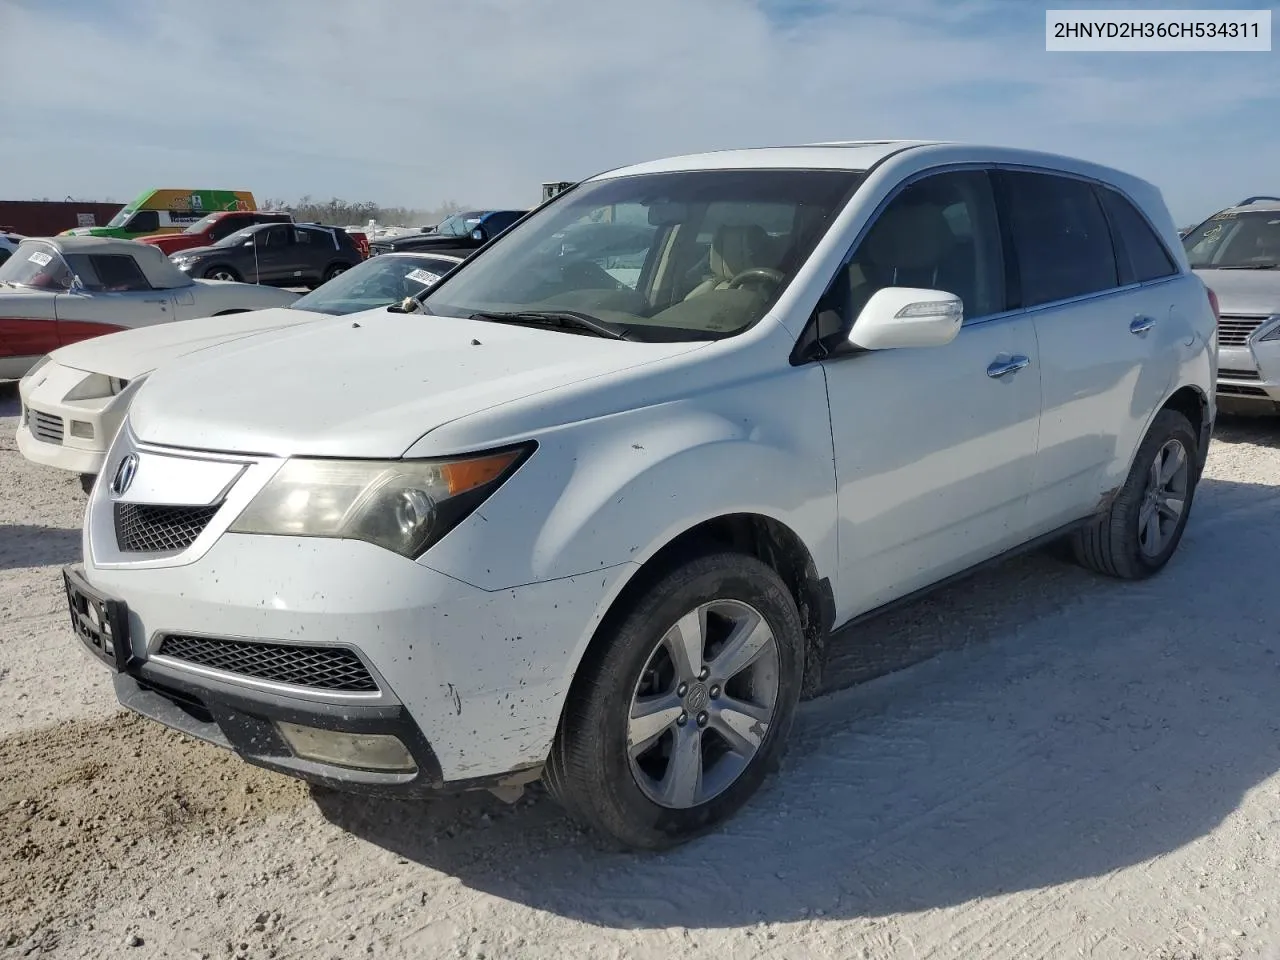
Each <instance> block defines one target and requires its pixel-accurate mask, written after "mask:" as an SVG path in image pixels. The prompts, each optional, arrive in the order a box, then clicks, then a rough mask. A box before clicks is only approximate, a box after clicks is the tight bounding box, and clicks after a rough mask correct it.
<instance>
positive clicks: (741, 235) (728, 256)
mask: <svg viewBox="0 0 1280 960" xmlns="http://www.w3.org/2000/svg"><path fill="white" fill-rule="evenodd" d="M710 260H711V276H710V277H708V278H707V279H705V280H703V281H702V282H701V283H699V284H698V285H697V286H696V287H694V288H693V289H692V290H691V291H689V294H688V296H686V297H685V299H686V300H688V299H689V298H690V297H696V296H700V295H702V294H704V293H707V292H709V291H711V290H723V289H725V288H726V287H727V286H728V285H729V281H730V280H732V279H733V278H734V277H736V276H737V275H738V274H740V273H741V272H742V271H743V270H748V269H750V268H752V267H767V268H770V269H776V260H777V256H776V251H775V250H774V245H773V240H772V238H770V236H769V234H767V233H766V232H765V230H764V228H763V227H761V226H760V225H759V224H755V223H750V224H744V225H742V226H723V227H720V228H719V229H718V230H716V232H715V234H714V235H713V236H712V238H711V255H710Z"/></svg>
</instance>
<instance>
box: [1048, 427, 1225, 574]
mask: <svg viewBox="0 0 1280 960" xmlns="http://www.w3.org/2000/svg"><path fill="white" fill-rule="evenodd" d="M1199 446H1200V445H1199V441H1198V439H1197V435H1196V431H1195V429H1194V428H1193V427H1192V425H1191V422H1190V421H1189V420H1187V418H1186V417H1185V416H1183V415H1182V414H1181V413H1178V412H1177V411H1176V410H1161V411H1160V412H1159V413H1158V414H1156V418H1155V420H1154V421H1153V422H1152V424H1151V429H1150V430H1148V431H1147V435H1146V437H1145V438H1144V439H1143V441H1142V445H1141V446H1140V447H1138V454H1137V456H1135V457H1134V458H1133V466H1132V467H1130V469H1129V476H1128V478H1127V479H1126V480H1125V483H1124V486H1123V487H1121V488H1120V492H1119V493H1118V494H1116V497H1115V499H1114V500H1112V502H1111V506H1110V507H1109V508H1108V510H1107V511H1106V512H1105V513H1103V514H1101V515H1100V516H1098V517H1095V518H1094V519H1092V520H1091V521H1089V523H1087V524H1086V525H1085V526H1084V527H1082V528H1081V529H1080V530H1077V531H1076V532H1075V533H1074V534H1073V535H1072V538H1071V546H1072V549H1073V551H1074V553H1075V556H1076V560H1077V561H1079V562H1080V564H1081V565H1082V566H1085V567H1088V568H1089V569H1090V570H1094V571H1096V572H1098V573H1103V574H1106V575H1108V576H1112V577H1118V578H1120V579H1122V580H1141V579H1144V578H1146V577H1149V576H1151V575H1152V574H1154V573H1157V572H1158V571H1160V570H1161V569H1163V568H1164V566H1165V564H1167V563H1168V562H1169V558H1170V557H1172V556H1173V552H1174V551H1175V550H1176V549H1177V548H1178V544H1179V543H1180V542H1181V540H1182V532H1183V530H1185V529H1186V526H1187V518H1188V517H1189V516H1190V515H1191V501H1192V499H1193V498H1194V496H1195V491H1196V483H1197V482H1198V481H1199V479H1200V477H1199V471H1198V467H1197V465H1198V464H1199V463H1200V457H1199Z"/></svg>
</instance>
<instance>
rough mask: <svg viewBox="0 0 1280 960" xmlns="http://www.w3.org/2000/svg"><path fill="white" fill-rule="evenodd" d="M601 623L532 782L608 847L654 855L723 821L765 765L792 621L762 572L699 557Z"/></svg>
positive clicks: (770, 761)
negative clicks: (542, 783)
mask: <svg viewBox="0 0 1280 960" xmlns="http://www.w3.org/2000/svg"><path fill="white" fill-rule="evenodd" d="M612 624H613V625H612V627H611V628H606V629H608V634H607V636H603V637H601V638H599V641H598V643H597V645H596V646H595V647H594V648H593V650H592V651H591V652H589V653H588V656H587V658H586V659H585V660H584V662H583V665H582V668H581V669H580V670H579V675H578V677H577V679H576V680H575V682H574V684H573V688H572V690H571V691H570V694H569V698H568V702H567V704H566V707H565V713H564V717H563V720H562V722H561V726H560V730H559V731H558V733H557V736H556V742H555V744H554V746H553V748H552V753H551V757H550V758H549V761H548V763H547V768H546V772H545V774H544V779H545V780H546V784H547V787H548V788H549V790H550V791H551V793H552V795H553V796H554V797H555V798H556V799H557V800H558V801H560V803H561V804H562V805H563V806H564V807H565V809H566V810H567V811H568V812H569V813H570V815H571V816H573V817H574V818H575V819H577V820H579V821H581V822H582V823H584V824H585V825H587V826H589V827H591V828H593V829H595V830H596V831H598V832H599V833H601V834H603V835H604V836H605V837H606V838H608V839H610V840H612V841H613V842H614V843H616V844H619V845H621V846H624V847H632V848H640V849H660V848H662V847H668V846H672V845H674V844H677V843H680V842H683V841H685V840H688V839H690V838H692V837H694V836H697V835H698V834H700V833H703V832H705V831H707V830H709V829H711V828H712V827H714V826H716V825H717V824H718V823H720V822H722V821H724V820H725V819H727V818H728V817H730V816H731V815H732V814H733V813H734V812H735V811H736V810H737V809H738V808H739V807H741V806H742V804H744V803H745V802H746V801H747V800H748V799H749V798H750V797H751V795H752V794H754V793H755V791H756V790H757V789H758V788H759V786H760V784H761V783H762V781H763V780H764V779H765V777H766V776H767V775H768V774H769V772H770V771H772V770H773V769H774V768H775V767H776V766H777V764H778V761H779V760H780V758H781V755H782V751H783V748H784V744H785V741H786V738H787V734H788V732H789V731H790V728H791V723H792V719H793V717H794V715H795V708H796V703H797V701H798V700H799V696H800V684H801V679H802V675H803V668H804V652H803V651H804V644H803V631H802V627H801V623H800V615H799V613H798V612H797V610H796V605H795V601H794V600H793V599H792V597H791V594H790V593H789V592H788V590H787V588H786V585H785V584H784V583H783V582H782V580H781V578H779V577H778V575H777V573H775V572H774V571H773V570H772V569H771V568H770V567H768V566H766V565H765V564H763V563H761V562H760V561H759V560H756V559H755V558H753V557H748V556H744V555H741V554H735V553H710V554H704V555H702V556H700V557H698V558H696V559H693V560H690V561H688V562H687V563H684V564H682V565H680V566H679V567H677V568H676V569H674V570H672V571H670V572H669V573H667V574H666V575H665V576H662V577H660V578H658V579H657V580H655V581H654V582H653V583H651V584H650V585H649V586H648V587H647V589H645V590H644V591H643V592H642V593H641V594H640V595H638V596H637V597H635V598H634V599H633V600H632V601H631V602H629V603H628V605H627V607H626V609H625V610H624V611H622V613H621V615H620V616H618V617H616V618H615V619H613V621H612Z"/></svg>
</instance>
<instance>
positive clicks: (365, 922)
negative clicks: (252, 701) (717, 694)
mask: <svg viewBox="0 0 1280 960" xmlns="http://www.w3.org/2000/svg"><path fill="white" fill-rule="evenodd" d="M3 390H4V388H3V387H0V490H3V492H4V493H3V499H0V960H3V958H7V957H10V956H12V957H24V956H56V957H93V958H98V957H115V956H128V957H139V958H141V957H157V958H158V957H175V958H178V957H181V958H195V957H217V958H231V957H236V958H249V957H254V958H257V957H299V958H302V957H306V958H330V957H333V958H337V957H356V956H374V957H379V956H381V957H415V958H416V957H432V958H434V957H471V958H477V960H478V958H481V957H489V958H499V957H520V958H529V960H543V958H546V960H551V958H557V960H558V958H562V957H575V958H577V957H591V958H596V957H599V958H623V957H626V958H637V960H658V958H668V957H671V956H673V955H679V956H681V957H683V958H686V960H694V958H702V957H707V958H712V957H714V958H716V960H734V958H739V957H765V958H777V960H783V958H786V960H803V958H807V957H815V958H816V957H822V958H836V957H840V958H843V957H876V958H881V957H904V958H906V957H909V958H934V957H962V958H965V960H969V958H974V957H994V958H1010V960H1012V958H1018V960H1023V958H1036V957H1044V958H1059V957H1099V958H1113V957H1144V958H1145V957H1151V958H1161V960H1192V958H1227V957H1231V958H1244V957H1259V958H1260V957H1280V952H1277V951H1275V950H1274V949H1273V948H1274V947H1275V946H1276V945H1280V929H1277V917H1278V916H1280V885H1277V884H1276V883H1275V877H1276V875H1277V872H1278V870H1280V817H1278V816H1277V814H1276V812H1275V811H1276V810H1277V808H1280V775H1278V773H1277V770H1278V769H1280V738H1278V737H1277V732H1278V731H1280V718H1277V716H1276V711H1275V706H1274V705H1275V704H1276V702H1277V693H1278V692H1280V637H1278V636H1277V623H1278V622H1280V621H1278V619H1277V617H1276V615H1275V611H1276V603H1277V601H1276V597H1277V588H1276V571H1277V570H1280V512H1278V508H1280V450H1277V447H1278V446H1280V423H1277V424H1272V423H1266V422H1257V423H1247V422H1246V423H1240V422H1227V423H1224V424H1223V425H1222V426H1221V428H1220V431H1219V438H1218V439H1217V440H1216V441H1215V443H1214V447H1213V450H1212V452H1211V455H1210V459H1209V467H1208V471H1207V475H1206V478H1205V480H1204V482H1203V484H1202V486H1201V488H1200V491H1199V494H1198V496H1197V502H1196V509H1195V514H1194V516H1193V519H1192V521H1191V524H1190V526H1189V528H1188V531H1187V535H1186V538H1185V540H1184V542H1183V546H1182V549H1181V550H1180V552H1179V554H1178V556H1177V557H1176V558H1175V560H1174V562H1173V563H1172V564H1171V565H1170V567H1169V568H1168V569H1167V570H1166V571H1165V573H1164V574H1163V575H1161V576H1160V577H1158V578H1156V579H1154V580H1152V581H1149V582H1146V583H1143V584H1138V585H1133V584H1117V583H1113V582H1109V581H1105V580H1100V579H1097V578H1094V577H1091V576H1088V575H1086V574H1084V573H1082V572H1081V571H1079V570H1077V569H1075V568H1074V567H1071V566H1069V565H1067V564H1064V563H1062V562H1060V561H1058V560H1056V559H1054V558H1052V557H1050V556H1048V555H1045V554H1036V555H1033V556H1030V557H1025V558H1021V559H1018V560H1014V561H1011V562H1009V563H1006V564H1005V565H1003V566H1002V567H999V568H997V569H995V570H992V571H989V572H987V573H984V574H982V575H980V576H978V577H976V578H974V579H972V580H970V581H968V582H966V583H964V584H962V585H959V586H956V587H953V588H951V589H948V590H945V591H943V592H941V593H938V594H935V595H934V596H933V597H932V598H930V599H929V600H927V601H924V602H921V603H917V604H914V605H912V606H911V607H908V608H905V609H903V610H901V611H898V612H897V613H895V614H893V615H891V616H890V617H887V618H882V619H881V620H880V621H877V622H874V623H872V624H869V625H868V626H867V628H866V630H865V631H864V632H863V634H862V636H861V637H860V638H859V640H858V643H857V645H856V647H853V646H851V647H847V648H844V649H842V650H838V651H834V653H833V661H832V669H831V670H830V671H829V685H830V686H832V687H837V686H841V685H844V684H848V683H850V682H851V681H855V680H858V681H864V682H860V683H858V684H857V685H856V686H852V687H849V688H848V689H844V690H839V691H835V692H831V693H828V694H827V695H825V696H823V697H820V698H818V699H816V700H813V701H810V702H809V703H807V704H805V705H804V707H803V709H802V711H801V717H800V720H799V723H798V726H797V731H796V738H795V741H794V743H793V746H792V749H791V751H790V752H789V754H788V758H787V761H786V763H785V765H784V769H783V773H782V775H781V776H780V777H778V778H775V780H774V781H772V782H771V783H770V784H769V785H768V786H767V787H766V789H765V790H764V791H763V792H762V793H761V794H760V795H759V796H758V797H757V799H756V800H755V801H754V802H753V803H752V804H751V805H750V806H749V807H748V808H747V809H746V810H744V811H743V812H742V814H740V815H739V816H738V817H737V818H736V819H735V820H734V821H733V822H731V823H730V824H728V825H727V826H726V827H725V828H724V829H723V830H722V831H720V832H719V833H717V834H715V835H713V836H710V837H707V838H705V839H703V840H700V841H698V842H696V843H693V844H690V845H689V846H687V847H685V848H682V849H680V850H677V851H674V852H671V853H667V854H664V855H660V856H649V857H640V856H623V855H617V854H605V853H602V852H600V851H599V850H598V849H597V848H596V846H595V845H594V844H593V842H592V840H591V838H590V837H589V836H585V835H583V834H581V833H580V832H579V831H577V830H576V829H575V828H574V827H572V826H571V825H570V824H568V823H567V822H566V821H565V820H564V819H563V818H562V817H561V816H560V814H559V812H558V811H557V809H556V807H555V806H554V805H553V804H552V803H551V802H550V801H548V800H547V799H545V797H544V796H542V795H541V793H539V792H536V791H533V792H531V793H530V794H528V795H527V796H526V799H525V800H523V801H521V802H520V803H519V804H517V805H515V806H510V807H509V806H506V805H503V804H501V803H499V802H498V801H496V800H493V799H491V798H489V797H488V795H487V794H482V795H476V796H471V797H466V798H461V799H451V800H442V801H438V802H434V803H420V804H410V803H394V802H384V801H374V800H369V799H361V798H345V797H340V796H335V795H332V794H324V793H319V794H315V795H312V793H311V792H310V791H308V789H307V788H305V787H304V786H302V785H301V784H299V783H296V782H295V781H292V780H290V779H287V778H284V777H279V776H276V775H274V774H270V773H267V772H264V771H261V770H257V769H255V768H252V767H249V766H247V765H244V764H241V763H239V762H238V761H236V760H235V759H234V758H233V757H231V756H230V755H228V754H226V753H224V752H222V751H219V750H217V749H215V748H213V747H209V746H206V745H204V744H200V743H196V742H192V741H190V740H187V739H186V738H183V737H181V736H179V735H176V734H173V733H170V732H168V731H166V730H164V729H163V728H161V727H159V726H157V725H155V724H152V723H148V722H145V721H141V720H137V719H133V718H131V717H128V716H126V715H125V714H123V713H121V712H120V711H119V710H118V709H117V706H116V703H115V700H114V698H113V697H112V694H111V691H110V688H109V685H108V683H107V682H106V679H105V676H104V672H103V671H102V670H101V669H99V668H98V667H97V666H96V665H95V664H94V663H92V662H91V661H90V660H89V658H88V657H87V656H85V655H83V654H82V653H81V652H80V651H79V650H77V649H76V644H75V641H74V640H73V639H72V637H71V635H70V632H69V629H68V627H67V626H66V624H65V623H64V620H65V617H66V614H65V610H64V605H63V600H62V596H61V593H60V585H59V581H58V577H57V568H58V565H59V564H61V563H64V562H67V561H70V560H73V559H75V558H76V557H77V556H78V555H79V551H80V537H79V532H78V529H79V523H80V519H81V512H82V509H83V502H84V498H83V495H82V494H81V493H80V490H79V486H78V483H77V481H76V479H75V478H74V477H70V476H64V475H62V474H60V473H58V472H56V471H52V470H47V469H43V468H37V467H34V466H32V465H30V464H27V463H26V462H25V461H23V460H22V458H21V457H20V456H19V455H18V454H17V452H16V450H15V448H14V443H13V429H14V419H13V415H14V413H15V412H16V404H15V402H14V400H13V394H12V391H8V392H3ZM912 664H914V665H912ZM903 668H907V669H903ZM877 677H878V678H877ZM868 678H876V679H868Z"/></svg>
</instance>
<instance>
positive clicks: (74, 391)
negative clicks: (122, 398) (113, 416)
mask: <svg viewBox="0 0 1280 960" xmlns="http://www.w3.org/2000/svg"><path fill="white" fill-rule="evenodd" d="M128 385H129V381H128V380H121V379H120V378H119V377H108V376H107V375H106V374H104V373H91V374H89V376H87V377H85V378H84V379H83V380H81V381H80V382H79V383H77V384H76V385H75V386H74V387H72V388H71V390H70V391H69V392H68V393H67V395H66V396H65V397H63V399H64V400H102V399H104V398H106V397H114V396H116V395H117V394H119V393H120V391H121V390H123V389H124V388H125V387H127V386H128Z"/></svg>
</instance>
